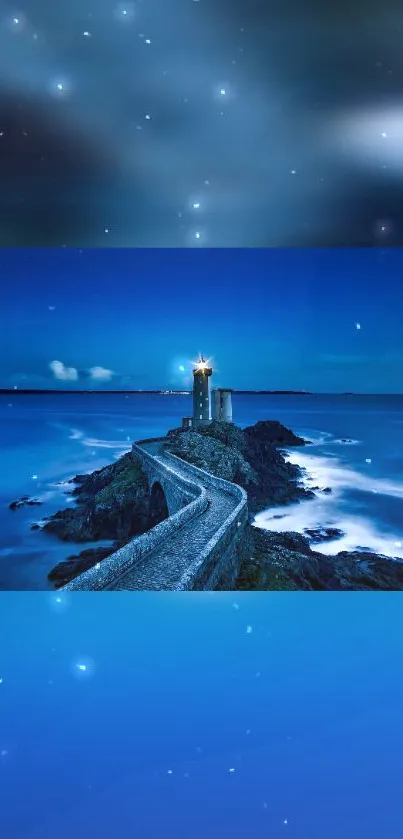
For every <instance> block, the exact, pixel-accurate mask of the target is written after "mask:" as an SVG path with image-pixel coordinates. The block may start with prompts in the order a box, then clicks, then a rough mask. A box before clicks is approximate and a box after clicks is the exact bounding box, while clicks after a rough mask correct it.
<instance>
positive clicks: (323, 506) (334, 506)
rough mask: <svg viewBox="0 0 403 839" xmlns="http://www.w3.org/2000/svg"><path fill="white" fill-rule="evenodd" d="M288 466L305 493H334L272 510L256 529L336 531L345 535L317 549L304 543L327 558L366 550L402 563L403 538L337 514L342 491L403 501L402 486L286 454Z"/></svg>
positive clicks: (320, 460) (334, 462)
mask: <svg viewBox="0 0 403 839" xmlns="http://www.w3.org/2000/svg"><path fill="white" fill-rule="evenodd" d="M286 460H287V461H288V462H289V463H293V464H295V465H297V466H299V467H300V468H301V469H302V470H303V472H302V477H301V481H300V483H301V485H303V486H304V487H305V488H306V489H310V490H315V489H319V491H320V490H324V489H326V488H331V490H332V492H331V493H329V494H325V493H323V492H322V493H321V494H320V495H319V494H317V495H316V496H315V497H314V498H312V499H310V500H307V501H303V502H301V503H297V504H291V505H286V506H283V507H272V508H270V509H268V510H265V511H263V512H262V513H259V514H258V515H257V516H256V517H255V520H254V523H255V525H257V526H258V527H262V528H266V529H269V530H273V531H275V532H276V533H280V532H284V531H294V532H297V533H302V534H303V535H306V533H305V530H307V529H309V530H316V529H318V528H321V529H322V528H337V530H339V531H342V533H343V535H342V536H340V537H337V538H335V539H332V540H329V541H326V542H319V543H318V542H315V541H314V540H313V539H309V537H307V538H308V541H309V543H310V545H311V547H313V548H314V550H317V551H319V552H320V553H323V554H327V555H332V554H333V555H334V554H336V553H338V552H339V551H345V550H348V551H353V550H369V551H372V552H374V553H378V554H383V555H384V556H388V557H392V558H393V557H396V558H399V559H403V534H402V533H400V534H399V533H393V532H385V531H382V530H381V529H380V528H379V527H377V526H376V524H374V522H373V521H372V520H371V519H369V518H367V517H365V516H362V515H358V514H357V515H354V514H353V513H351V514H350V513H345V512H344V511H342V510H340V501H341V499H342V496H343V494H344V492H345V491H346V490H360V491H362V492H367V493H372V494H379V495H385V496H392V497H394V498H402V499H403V485H402V484H401V483H398V482H397V481H391V480H388V479H384V478H373V477H372V476H370V475H368V476H367V475H364V474H361V473H360V472H356V471H354V470H353V469H351V468H348V467H345V466H344V465H342V464H341V463H340V461H339V460H338V459H337V458H333V457H332V458H331V457H328V458H327V457H320V456H316V455H309V454H306V453H305V452H301V451H298V452H296V451H292V452H290V451H288V452H287V456H286Z"/></svg>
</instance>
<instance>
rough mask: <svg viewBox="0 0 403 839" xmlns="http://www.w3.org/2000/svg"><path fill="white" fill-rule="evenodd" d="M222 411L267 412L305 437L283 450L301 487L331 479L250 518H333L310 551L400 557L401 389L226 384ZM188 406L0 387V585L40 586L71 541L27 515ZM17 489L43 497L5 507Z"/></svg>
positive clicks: (282, 526) (291, 521)
mask: <svg viewBox="0 0 403 839" xmlns="http://www.w3.org/2000/svg"><path fill="white" fill-rule="evenodd" d="M233 410H234V421H235V422H236V423H237V424H239V425H241V426H245V425H248V424H252V423H254V422H256V421H258V420H259V419H278V420H279V421H280V422H282V423H284V424H285V425H287V426H288V427H290V428H292V429H293V431H295V432H296V433H299V434H301V435H303V436H305V437H306V438H308V439H309V440H311V441H312V445H310V446H307V447H304V448H303V449H293V450H290V452H289V453H288V456H289V457H290V459H292V460H293V461H294V462H297V463H299V464H300V465H301V466H302V467H303V468H304V469H305V470H306V472H305V481H306V484H307V485H308V486H312V487H313V486H319V487H322V488H325V487H330V488H331V489H332V492H331V493H330V494H329V495H326V494H323V493H321V492H320V491H319V492H318V493H317V497H316V498H315V499H314V500H312V501H306V502H303V503H300V504H297V505H291V506H289V507H287V508H284V509H282V508H275V509H273V510H269V511H266V512H264V513H262V514H260V515H259V517H258V519H257V523H258V524H259V525H260V526H266V527H270V528H273V529H277V530H297V531H299V532H303V531H304V529H305V528H312V527H319V526H322V527H338V528H339V529H341V530H342V531H343V536H342V537H341V538H340V539H338V540H337V541H333V542H326V543H323V544H322V545H321V548H320V550H322V551H324V552H326V553H329V554H331V553H336V552H337V551H338V550H342V549H349V550H353V549H355V548H357V547H360V548H367V549H370V550H374V551H377V552H379V553H383V554H385V555H387V556H391V557H393V556H396V557H403V397H402V396H337V395H329V396H326V395H316V396H255V395H253V396H252V395H234V397H233ZM189 411H191V398H190V397H189V396H172V395H145V394H144V395H127V394H117V395H115V394H88V395H81V394H77V395H63V394H57V395H45V396H42V395H39V396H29V395H27V396H25V395H14V394H13V395H12V396H4V395H0V464H1V471H0V588H1V589H3V590H5V589H16V590H26V589H29V590H31V589H46V588H48V587H50V586H49V584H48V583H47V580H46V575H47V573H48V571H49V570H50V569H51V568H52V567H53V566H54V565H55V564H56V562H58V561H59V560H61V559H63V558H66V557H67V556H69V555H71V554H72V553H74V552H76V548H77V547H78V546H74V545H71V544H64V543H61V542H59V540H57V539H56V538H55V537H51V536H49V535H48V534H44V533H42V532H38V531H32V530H31V524H32V523H34V522H37V521H38V520H40V519H41V518H42V517H44V516H48V515H51V514H52V513H53V512H56V510H58V509H60V508H61V507H65V506H66V505H67V504H69V503H72V501H71V499H70V500H69V497H68V496H66V494H65V493H66V489H67V485H66V481H68V480H69V479H70V478H71V477H72V476H73V475H75V474H77V473H84V472H89V471H92V470H93V469H98V468H101V467H102V466H104V465H106V464H107V463H110V462H111V461H112V460H114V459H115V458H117V457H119V456H120V455H121V454H122V453H123V452H125V451H127V450H128V449H129V448H130V446H131V442H132V441H133V440H136V439H139V438H143V437H152V436H158V435H161V434H164V433H165V432H166V431H167V430H168V429H169V428H172V427H174V426H176V425H178V423H180V420H181V417H182V416H183V415H188V414H189ZM343 441H348V442H343ZM21 495H29V496H31V497H35V498H38V499H40V500H42V502H43V504H42V506H41V507H28V508H24V509H19V510H16V511H10V510H9V509H8V505H9V503H10V502H11V501H12V500H14V499H15V498H17V497H19V496H21ZM273 516H276V518H273ZM279 516H280V518H279ZM87 546H88V545H86V547H87ZM80 548H81V549H82V548H83V546H82V545H81V546H80Z"/></svg>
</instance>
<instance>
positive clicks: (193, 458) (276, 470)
mask: <svg viewBox="0 0 403 839" xmlns="http://www.w3.org/2000/svg"><path fill="white" fill-rule="evenodd" d="M254 428H257V429H258V430H257V432H256V433H254V431H253V429H254ZM267 438H270V439H275V440H277V442H278V443H279V444H280V441H281V444H282V445H284V444H285V442H287V444H288V445H291V440H294V441H295V442H294V445H303V444H304V443H305V441H303V440H302V438H300V437H296V436H295V435H293V433H292V431H289V430H288V429H286V428H284V426H282V425H281V424H280V423H277V422H274V423H271V422H261V423H257V424H256V426H253V427H251V428H247V429H245V430H244V431H243V430H242V429H241V428H238V427H237V426H236V425H233V424H232V423H223V422H212V423H211V425H208V426H206V427H205V428H201V429H198V430H197V431H182V430H176V429H174V430H173V431H171V432H169V434H168V436H167V442H166V448H168V450H169V451H171V452H172V453H173V454H176V455H177V456H178V457H181V458H183V459H184V460H187V461H188V462H189V463H193V464H194V465H195V466H199V467H201V468H202V469H206V470H207V471H208V472H211V473H212V474H213V475H217V476H218V477H221V478H225V479H226V480H228V481H233V482H234V483H237V484H239V485H240V486H242V487H243V488H244V489H245V490H246V491H247V493H248V505H249V509H250V510H251V511H253V512H255V513H256V512H258V511H259V510H263V509H265V508H267V507H270V506H274V505H282V504H288V503H290V502H292V501H298V500H300V499H303V498H313V497H314V493H313V492H312V490H307V489H305V488H304V487H303V486H301V484H300V481H301V477H302V470H301V469H300V468H299V467H298V466H295V465H294V464H291V463H288V462H287V461H286V460H285V457H284V455H283V454H282V453H281V452H280V451H279V450H278V448H277V447H276V445H274V444H273V443H272V442H271V441H270V440H268V439H267Z"/></svg>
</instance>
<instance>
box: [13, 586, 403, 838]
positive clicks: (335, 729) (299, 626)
mask: <svg viewBox="0 0 403 839" xmlns="http://www.w3.org/2000/svg"><path fill="white" fill-rule="evenodd" d="M401 601H402V597H401V594H399V593H397V594H393V593H392V594H386V593H385V594H382V593H381V594H379V593H362V594H361V593H339V592H337V593H327V594H324V593H299V592H295V593H294V592H285V593H278V592H276V593H268V592H267V593H265V592H263V593H252V592H251V593H247V592H242V593H238V594H236V595H234V594H233V593H230V592H226V593H217V592H214V593H202V594H196V593H184V594H175V593H164V592H159V593H140V592H139V593H127V594H126V593H118V594H112V593H105V594H93V593H89V594H79V593H76V594H74V593H73V594H71V595H70V596H69V597H68V598H67V597H66V595H64V594H63V593H46V592H42V593H32V592H3V593H1V595H0V802H1V806H0V818H1V824H0V833H1V836H2V837H4V839H54V838H55V837H57V839H73V837H74V839H88V837H96V838H97V839H112V837H118V839H133V837H136V838H137V837H138V839H166V837H175V839H207V837H208V839H223V837H232V839H249V837H252V839H267V837H271V839H287V837H290V839H291V837H292V839H307V837H308V838H309V839H324V837H326V839H358V837H365V839H383V837H386V836H396V837H399V836H401V835H402V824H403V796H402V794H401V792H402V753H403V723H402V688H403V676H402V669H401V667H400V664H399V663H400V661H401V660H402V655H403V621H402V602H401Z"/></svg>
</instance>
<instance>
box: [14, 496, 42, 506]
mask: <svg viewBox="0 0 403 839" xmlns="http://www.w3.org/2000/svg"><path fill="white" fill-rule="evenodd" d="M41 504H42V501H38V499H37V498H30V497H29V495H21V498H17V500H16V501H12V502H11V504H9V505H8V506H9V510H19V509H20V507H40V505H41Z"/></svg>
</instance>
